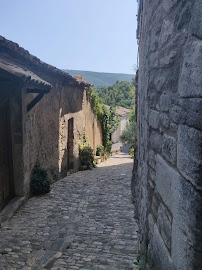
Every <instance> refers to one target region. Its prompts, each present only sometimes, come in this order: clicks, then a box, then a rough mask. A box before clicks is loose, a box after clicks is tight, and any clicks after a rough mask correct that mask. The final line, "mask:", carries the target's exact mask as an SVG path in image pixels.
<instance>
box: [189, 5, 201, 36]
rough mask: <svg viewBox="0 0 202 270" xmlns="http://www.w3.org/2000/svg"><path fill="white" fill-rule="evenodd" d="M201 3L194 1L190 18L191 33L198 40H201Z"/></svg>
mask: <svg viewBox="0 0 202 270" xmlns="http://www.w3.org/2000/svg"><path fill="white" fill-rule="evenodd" d="M201 10H202V2H201V1H200V0H197V1H195V4H194V7H193V11H192V14H193V15H192V18H191V28H190V30H191V33H192V34H193V35H195V36H197V37H198V38H200V39H202V16H201Z"/></svg>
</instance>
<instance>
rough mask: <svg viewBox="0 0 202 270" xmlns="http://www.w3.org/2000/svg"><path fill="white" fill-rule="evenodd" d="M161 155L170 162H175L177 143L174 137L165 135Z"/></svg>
mask: <svg viewBox="0 0 202 270" xmlns="http://www.w3.org/2000/svg"><path fill="white" fill-rule="evenodd" d="M162 154H163V156H164V157H165V158H166V159H167V160H168V161H170V162H171V163H172V164H175V163H176V158H177V144H176V139H175V138H173V137H170V136H165V137H164V139H163V146H162Z"/></svg>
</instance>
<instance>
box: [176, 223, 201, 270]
mask: <svg viewBox="0 0 202 270" xmlns="http://www.w3.org/2000/svg"><path fill="white" fill-rule="evenodd" d="M171 252H172V253H171V258H172V261H173V264H174V265H175V267H176V269H177V270H185V269H186V270H193V269H194V270H195V269H196V268H194V262H193V258H194V250H193V247H192V246H191V245H190V243H189V240H188V239H187V237H186V235H185V234H184V232H183V230H182V229H180V228H179V226H178V224H177V223H176V221H175V219H174V220H173V225H172V251H171ZM198 270H199V268H198Z"/></svg>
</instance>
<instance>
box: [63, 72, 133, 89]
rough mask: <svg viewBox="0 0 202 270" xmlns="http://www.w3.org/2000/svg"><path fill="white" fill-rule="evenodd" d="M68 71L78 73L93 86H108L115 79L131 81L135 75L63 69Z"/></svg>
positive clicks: (71, 73)
mask: <svg viewBox="0 0 202 270" xmlns="http://www.w3.org/2000/svg"><path fill="white" fill-rule="evenodd" d="M63 71H65V72H68V73H69V74H70V75H72V76H75V75H80V76H82V77H83V78H84V79H85V80H86V81H87V82H89V83H91V84H93V85H95V86H109V85H112V84H114V83H115V82H116V81H128V82H132V79H133V78H134V76H135V75H133V74H122V73H106V72H93V71H83V70H68V69H66V70H63Z"/></svg>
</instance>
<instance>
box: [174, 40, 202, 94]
mask: <svg viewBox="0 0 202 270" xmlns="http://www.w3.org/2000/svg"><path fill="white" fill-rule="evenodd" d="M201 73H202V42H201V40H199V39H198V38H196V37H192V38H190V39H189V41H188V43H187V46H186V50H185V52H184V61H183V65H182V71H181V76H180V79H179V94H180V96H181V97H202V88H201V85H202V76H201Z"/></svg>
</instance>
